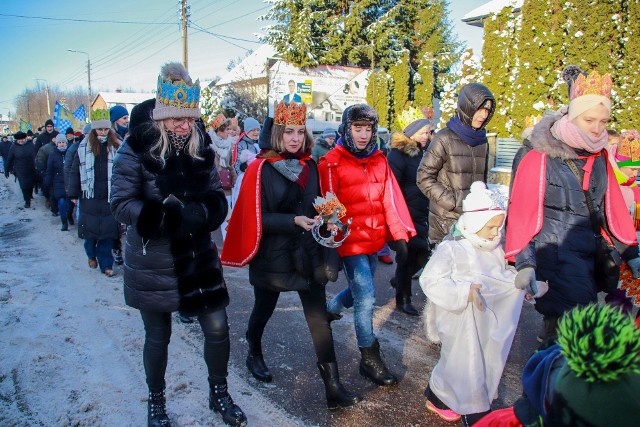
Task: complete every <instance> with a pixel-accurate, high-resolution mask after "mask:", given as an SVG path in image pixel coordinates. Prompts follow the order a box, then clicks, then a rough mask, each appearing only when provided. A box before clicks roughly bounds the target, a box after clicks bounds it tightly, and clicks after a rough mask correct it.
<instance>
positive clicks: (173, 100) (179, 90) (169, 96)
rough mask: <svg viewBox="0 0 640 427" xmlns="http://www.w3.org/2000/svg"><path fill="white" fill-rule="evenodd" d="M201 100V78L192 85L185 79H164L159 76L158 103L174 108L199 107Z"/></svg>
mask: <svg viewBox="0 0 640 427" xmlns="http://www.w3.org/2000/svg"><path fill="white" fill-rule="evenodd" d="M199 102H200V80H196V82H195V83H194V84H192V85H190V84H187V82H185V81H184V80H178V81H175V82H173V81H171V79H167V80H164V79H163V78H162V77H160V76H158V88H157V92H156V104H157V103H160V104H161V105H163V106H165V107H174V108H185V109H187V108H198V103H199Z"/></svg>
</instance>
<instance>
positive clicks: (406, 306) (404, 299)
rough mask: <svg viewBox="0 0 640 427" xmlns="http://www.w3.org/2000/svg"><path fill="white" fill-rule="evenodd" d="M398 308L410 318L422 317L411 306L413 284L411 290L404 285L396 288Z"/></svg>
mask: <svg viewBox="0 0 640 427" xmlns="http://www.w3.org/2000/svg"><path fill="white" fill-rule="evenodd" d="M396 308H397V309H398V310H400V311H401V312H403V313H405V314H408V315H409V316H420V312H419V311H418V310H417V309H416V308H415V307H414V306H413V304H411V282H409V289H406V285H404V284H403V285H402V286H401V287H400V288H396Z"/></svg>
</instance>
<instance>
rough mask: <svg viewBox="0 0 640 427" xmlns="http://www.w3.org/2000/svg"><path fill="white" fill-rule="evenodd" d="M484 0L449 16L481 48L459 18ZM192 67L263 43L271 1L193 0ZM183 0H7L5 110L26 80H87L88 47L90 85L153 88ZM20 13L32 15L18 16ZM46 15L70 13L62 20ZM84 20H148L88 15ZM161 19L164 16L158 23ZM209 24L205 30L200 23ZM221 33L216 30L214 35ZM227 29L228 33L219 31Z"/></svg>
mask: <svg viewBox="0 0 640 427" xmlns="http://www.w3.org/2000/svg"><path fill="white" fill-rule="evenodd" d="M484 3H486V1H473V0H450V6H449V10H450V18H451V20H452V22H453V23H454V30H455V32H457V34H458V36H459V38H460V40H461V41H463V42H465V43H467V45H468V47H472V48H473V49H474V51H475V52H477V53H478V54H479V52H480V49H481V43H482V30H481V29H479V28H476V27H470V26H469V25H467V24H464V23H462V22H461V21H460V18H461V17H462V16H463V15H465V14H466V13H468V12H469V11H471V10H473V9H474V8H476V7H477V6H479V5H481V4H484ZM188 4H189V5H190V7H191V21H192V22H193V24H194V26H193V27H191V28H189V37H188V40H189V72H190V74H191V76H192V77H193V78H199V79H200V80H209V79H212V78H214V77H215V76H216V75H221V74H223V73H224V72H225V67H226V66H227V64H228V63H229V60H230V59H232V58H236V57H238V56H242V55H244V54H245V52H246V51H247V50H248V49H253V50H255V49H256V48H257V47H259V44H258V43H257V42H258V40H257V38H256V34H258V33H262V30H261V28H262V27H263V26H265V25H266V22H264V21H258V20H257V18H258V17H259V16H260V15H263V14H265V13H266V12H267V10H268V7H269V5H268V4H267V3H264V2H263V1H262V0H188ZM177 11H178V1H177V0H127V1H125V0H111V1H109V2H104V1H95V0H59V1H56V2H52V1H50V0H28V1H27V0H3V1H2V8H1V9H0V40H2V58H3V61H2V65H1V66H0V114H3V116H5V117H6V114H7V113H8V112H9V111H11V112H12V114H13V113H14V112H15V109H14V99H15V97H16V96H17V95H18V94H20V92H22V91H23V90H24V89H25V88H27V87H35V86H36V85H37V84H41V85H42V84H44V82H42V81H36V80H34V79H36V78H37V79H46V80H47V82H48V83H49V85H50V86H60V87H61V88H73V87H77V86H81V87H82V88H83V89H84V90H86V88H87V73H86V69H87V67H86V64H87V55H85V54H79V53H70V52H68V51H67V49H75V50H81V51H85V52H88V53H89V57H90V59H91V63H92V66H91V85H92V92H93V94H94V95H95V94H96V93H97V92H98V91H114V90H116V89H120V88H121V89H129V88H131V89H133V90H134V91H151V90H153V89H154V87H155V82H156V79H157V75H158V71H159V69H160V66H161V65H162V64H163V63H164V62H167V61H170V60H178V61H181V60H182V40H181V33H180V30H179V27H178V22H179V18H178V12H177ZM6 15H21V16H27V17H29V18H20V17H17V16H6ZM40 18H57V19H60V18H70V19H75V20H78V21H73V22H70V21H60V20H52V19H40ZM82 20H92V21H93V20H102V21H129V22H142V23H145V24H139V25H138V24H125V23H114V22H105V23H88V22H82ZM155 23H165V24H163V25H156V24H155ZM200 28H201V29H204V30H205V31H201V30H200ZM210 33H215V34H217V35H218V37H216V36H215V35H212V34H210ZM220 36H226V37H220Z"/></svg>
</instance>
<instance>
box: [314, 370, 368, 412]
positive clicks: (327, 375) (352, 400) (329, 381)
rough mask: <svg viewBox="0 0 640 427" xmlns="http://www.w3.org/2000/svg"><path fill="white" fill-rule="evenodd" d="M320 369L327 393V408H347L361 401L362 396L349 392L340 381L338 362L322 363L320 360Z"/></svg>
mask: <svg viewBox="0 0 640 427" xmlns="http://www.w3.org/2000/svg"><path fill="white" fill-rule="evenodd" d="M318 369H320V375H321V376H322V380H323V381H324V391H325V394H326V395H327V408H329V409H337V408H338V407H340V408H347V407H349V406H353V405H355V404H356V403H358V402H360V401H361V400H362V398H361V397H360V396H356V395H355V394H351V393H349V392H348V391H347V390H346V389H345V388H344V387H343V386H342V384H341V383H340V376H339V375H338V363H336V362H329V363H320V362H318Z"/></svg>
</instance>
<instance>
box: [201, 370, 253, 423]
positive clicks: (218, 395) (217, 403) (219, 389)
mask: <svg viewBox="0 0 640 427" xmlns="http://www.w3.org/2000/svg"><path fill="white" fill-rule="evenodd" d="M209 387H210V391H209V409H211V410H213V411H214V412H217V413H219V414H220V415H222V421H224V423H225V424H227V425H230V426H234V427H244V426H246V425H247V417H246V416H245V415H244V412H242V409H240V407H239V406H238V405H236V404H235V403H233V399H232V398H231V396H230V395H229V391H228V390H227V381H226V380H224V382H222V383H214V382H211V380H209Z"/></svg>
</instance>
